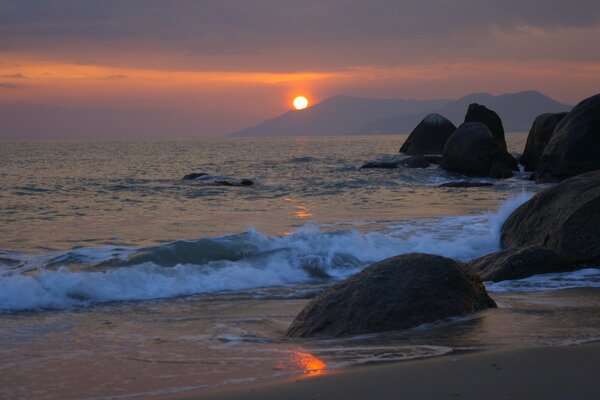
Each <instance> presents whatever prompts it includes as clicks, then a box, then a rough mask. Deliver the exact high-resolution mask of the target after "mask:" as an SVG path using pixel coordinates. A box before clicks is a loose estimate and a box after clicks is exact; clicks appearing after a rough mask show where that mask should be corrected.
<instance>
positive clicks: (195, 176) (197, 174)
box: [181, 172, 208, 181]
mask: <svg viewBox="0 0 600 400" xmlns="http://www.w3.org/2000/svg"><path fill="white" fill-rule="evenodd" d="M202 176H208V174H205V173H204V172H192V173H191V174H187V175H185V176H184V177H183V178H181V179H183V180H184V181H191V180H194V179H198V178H200V177H202Z"/></svg>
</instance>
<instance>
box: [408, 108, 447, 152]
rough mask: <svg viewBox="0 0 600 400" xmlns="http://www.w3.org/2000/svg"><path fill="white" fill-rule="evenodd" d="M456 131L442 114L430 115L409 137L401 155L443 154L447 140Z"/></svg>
mask: <svg viewBox="0 0 600 400" xmlns="http://www.w3.org/2000/svg"><path fill="white" fill-rule="evenodd" d="M455 130H456V126H454V124H453V123H452V122H450V121H449V120H448V119H447V118H445V117H444V116H442V115H440V114H429V115H428V116H426V117H425V118H423V120H422V121H421V122H420V123H419V125H417V127H416V128H415V129H413V131H412V132H411V133H410V135H408V138H407V139H406V141H405V142H404V144H403V145H402V147H401V148H400V153H406V154H410V155H415V154H421V155H424V154H442V152H443V151H444V145H445V144H446V140H448V138H449V137H450V135H452V133H453V132H454V131H455Z"/></svg>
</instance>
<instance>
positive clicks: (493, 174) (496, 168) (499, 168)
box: [488, 161, 515, 179]
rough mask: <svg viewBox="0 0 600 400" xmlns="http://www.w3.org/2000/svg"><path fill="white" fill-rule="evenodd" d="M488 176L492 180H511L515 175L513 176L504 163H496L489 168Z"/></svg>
mask: <svg viewBox="0 0 600 400" xmlns="http://www.w3.org/2000/svg"><path fill="white" fill-rule="evenodd" d="M488 176H489V177H490V178H494V179H507V178H512V177H513V176H515V174H513V172H512V171H511V169H510V168H509V167H508V166H507V165H506V163H502V162H498V161H496V162H494V163H493V164H492V166H491V167H490V173H489V175H488Z"/></svg>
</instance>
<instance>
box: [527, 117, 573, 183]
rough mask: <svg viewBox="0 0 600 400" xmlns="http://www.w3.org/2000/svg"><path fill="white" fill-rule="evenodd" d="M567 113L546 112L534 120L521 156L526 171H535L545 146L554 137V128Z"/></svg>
mask: <svg viewBox="0 0 600 400" xmlns="http://www.w3.org/2000/svg"><path fill="white" fill-rule="evenodd" d="M566 115H567V113H566V112H562V113H546V114H542V115H538V116H537V117H536V119H535V121H533V125H532V126H531V129H530V130H529V135H528V136H527V144H525V150H524V151H523V155H522V156H521V164H523V165H524V166H525V171H535V167H537V163H538V160H539V159H540V157H541V155H542V153H543V152H544V148H545V147H546V145H547V144H548V142H549V141H550V138H551V137H552V132H554V128H556V125H558V123H559V122H560V121H562V120H563V118H564V117H565V116H566Z"/></svg>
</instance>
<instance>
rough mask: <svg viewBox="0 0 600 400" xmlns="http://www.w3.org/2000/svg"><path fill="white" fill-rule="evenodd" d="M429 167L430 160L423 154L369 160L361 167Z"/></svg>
mask: <svg viewBox="0 0 600 400" xmlns="http://www.w3.org/2000/svg"><path fill="white" fill-rule="evenodd" d="M399 167H404V168H427V167H429V162H427V160H426V159H425V157H423V156H413V157H408V158H395V159H393V160H389V159H388V160H385V161H384V160H381V161H369V162H367V163H365V164H363V165H362V166H361V168H383V169H394V168H399Z"/></svg>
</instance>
